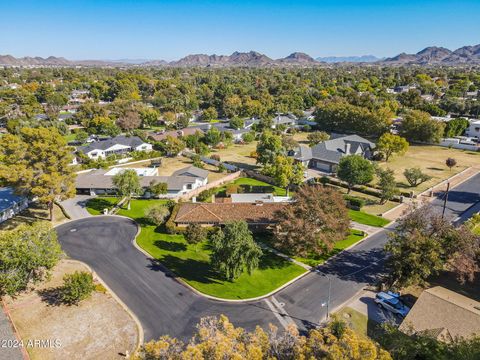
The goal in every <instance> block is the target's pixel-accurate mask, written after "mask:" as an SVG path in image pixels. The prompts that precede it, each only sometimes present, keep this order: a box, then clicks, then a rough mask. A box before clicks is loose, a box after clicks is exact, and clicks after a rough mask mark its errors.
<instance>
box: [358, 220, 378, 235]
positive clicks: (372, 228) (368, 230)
mask: <svg viewBox="0 0 480 360" xmlns="http://www.w3.org/2000/svg"><path fill="white" fill-rule="evenodd" d="M350 226H351V227H352V228H353V229H355V230H361V231H363V232H364V233H366V235H372V234H375V233H376V232H379V231H380V230H383V227H376V226H370V225H364V224H360V223H358V222H355V221H350Z"/></svg>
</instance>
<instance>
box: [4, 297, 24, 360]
mask: <svg viewBox="0 0 480 360" xmlns="http://www.w3.org/2000/svg"><path fill="white" fill-rule="evenodd" d="M0 304H1V303H0ZM16 341H17V338H16V337H15V334H14V332H13V328H12V324H11V323H10V320H9V319H8V317H7V315H6V314H5V313H4V312H3V308H0V342H1V344H0V345H1V347H0V360H23V355H22V351H21V350H20V348H18V347H13V345H15V342H16ZM4 342H5V343H4ZM10 345H12V346H10Z"/></svg>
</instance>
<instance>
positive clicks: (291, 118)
mask: <svg viewBox="0 0 480 360" xmlns="http://www.w3.org/2000/svg"><path fill="white" fill-rule="evenodd" d="M297 120H298V119H297V117H296V116H295V115H292V114H288V115H277V116H276V117H274V118H273V122H272V129H277V128H278V127H286V128H291V127H294V126H296V125H297Z"/></svg>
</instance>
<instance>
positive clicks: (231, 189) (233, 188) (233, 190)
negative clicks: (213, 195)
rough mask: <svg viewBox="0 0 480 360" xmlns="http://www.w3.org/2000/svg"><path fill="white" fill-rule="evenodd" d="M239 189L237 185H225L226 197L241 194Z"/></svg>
mask: <svg viewBox="0 0 480 360" xmlns="http://www.w3.org/2000/svg"><path fill="white" fill-rule="evenodd" d="M241 189H242V188H241V187H240V186H239V185H237V184H227V186H226V187H225V194H226V195H227V196H230V195H232V194H238V193H240V192H241Z"/></svg>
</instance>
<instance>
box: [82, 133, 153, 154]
mask: <svg viewBox="0 0 480 360" xmlns="http://www.w3.org/2000/svg"><path fill="white" fill-rule="evenodd" d="M152 149H153V147H152V144H149V143H146V142H144V141H143V140H142V139H140V138H139V137H138V136H123V135H121V136H115V137H113V138H108V139H106V140H99V141H94V142H91V143H90V144H88V145H86V146H80V147H78V148H77V151H80V152H82V153H84V154H85V155H87V156H88V157H89V158H90V159H104V158H106V157H107V156H109V155H121V154H126V153H129V152H132V151H151V150H152Z"/></svg>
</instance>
